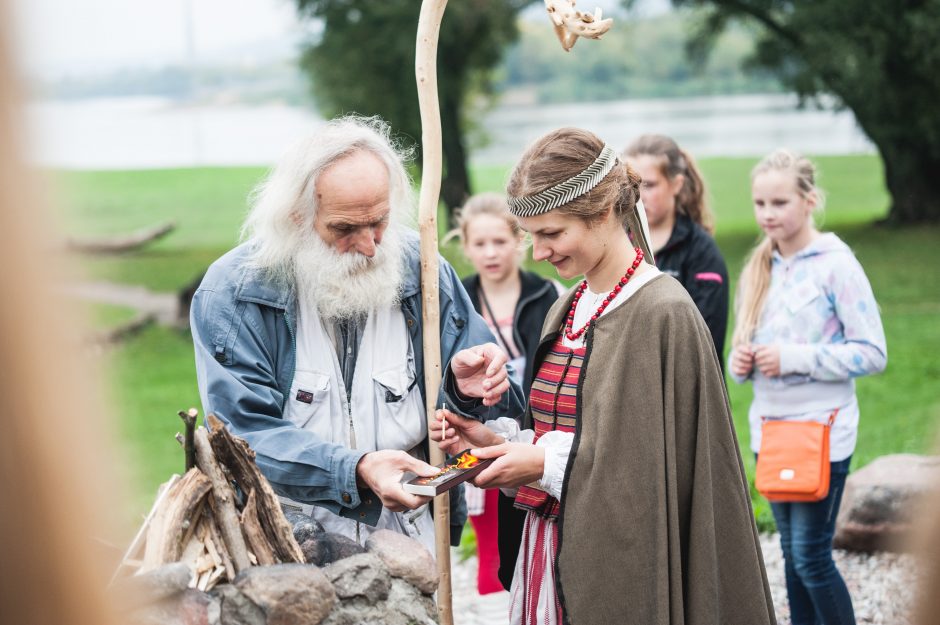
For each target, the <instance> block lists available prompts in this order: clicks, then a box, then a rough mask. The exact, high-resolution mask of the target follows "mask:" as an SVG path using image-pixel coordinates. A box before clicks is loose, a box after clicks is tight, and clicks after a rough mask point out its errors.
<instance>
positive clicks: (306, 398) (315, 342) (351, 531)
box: [284, 306, 434, 555]
mask: <svg viewBox="0 0 940 625" xmlns="http://www.w3.org/2000/svg"><path fill="white" fill-rule="evenodd" d="M308 309H309V310H308ZM299 397H301V398H303V401H301V400H300V399H298V398H299ZM423 403H424V402H423V400H422V399H421V392H420V391H419V390H418V386H417V384H416V383H415V358H414V349H413V347H412V345H411V336H410V335H409V333H408V327H407V325H406V324H405V316H404V315H403V314H402V312H401V308H399V307H398V306H394V307H391V308H388V309H384V310H380V311H374V312H372V313H371V314H370V315H369V317H368V319H367V321H366V326H365V329H364V330H363V332H362V342H361V344H360V346H359V354H358V358H357V360H356V369H355V372H354V373H353V382H352V393H351V400H350V401H348V402H347V400H346V387H345V385H344V383H343V373H342V369H341V367H340V364H339V359H338V358H337V356H336V350H335V348H334V344H333V340H332V339H331V336H330V333H329V332H328V331H327V330H326V328H325V327H324V325H323V321H322V320H321V319H320V315H319V314H318V313H317V311H316V310H315V309H313V307H308V306H300V307H299V313H298V320H297V361H296V366H295V371H294V380H293V382H292V384H291V389H290V396H289V397H288V398H287V403H286V405H285V407H284V417H285V418H286V419H288V420H290V421H291V422H292V423H293V424H294V425H296V426H297V427H299V428H303V429H305V430H308V431H310V432H313V433H314V434H316V436H317V437H318V438H319V439H321V440H325V441H331V442H333V443H337V444H340V445H344V446H345V447H347V448H349V449H359V450H363V451H377V450H380V449H401V450H404V451H408V452H412V450H416V448H418V446H419V445H420V444H421V443H422V441H423V440H424V438H425V437H426V436H427V429H428V428H427V419H426V416H425V415H426V411H425V407H424V405H423ZM412 455H416V454H415V453H412ZM312 516H313V518H315V519H316V520H317V521H319V522H320V523H322V524H323V527H324V528H325V529H326V530H327V531H328V532H336V533H338V534H343V535H345V536H348V537H349V538H352V539H353V540H357V539H358V540H360V542H363V543H364V542H365V540H366V538H368V536H369V535H370V534H371V533H372V532H374V531H376V530H379V529H391V530H394V531H396V532H399V533H401V534H405V535H407V536H411V537H412V538H414V539H416V540H418V541H419V542H421V543H422V544H424V546H425V547H427V548H428V551H430V552H431V554H432V555H433V554H434V520H433V518H432V515H431V513H430V509H429V507H428V506H427V505H424V506H422V507H420V508H418V509H417V510H412V511H406V512H391V511H389V510H387V509H384V508H383V509H382V515H381V517H380V518H379V522H378V523H377V525H376V526H375V527H374V528H373V527H371V526H368V525H364V524H361V523H357V522H356V521H354V520H352V519H347V518H344V517H341V516H338V515H336V514H333V513H332V512H329V511H328V510H326V509H325V508H320V507H318V506H314V507H313V515H312ZM357 534H358V535H357Z"/></svg>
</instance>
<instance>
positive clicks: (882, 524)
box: [833, 454, 940, 552]
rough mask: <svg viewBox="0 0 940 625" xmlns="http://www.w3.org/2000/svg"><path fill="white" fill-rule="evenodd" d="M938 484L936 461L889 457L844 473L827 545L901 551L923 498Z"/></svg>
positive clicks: (911, 456)
mask: <svg viewBox="0 0 940 625" xmlns="http://www.w3.org/2000/svg"><path fill="white" fill-rule="evenodd" d="M938 480H940V457H936V456H917V455H914V454H894V455H889V456H882V457H880V458H877V459H875V460H874V461H872V462H871V463H869V464H868V465H866V466H865V467H863V468H861V469H859V470H858V471H855V472H854V473H852V474H851V475H849V477H848V480H846V484H845V493H844V494H843V496H842V505H841V507H840V510H839V516H838V518H837V520H836V534H835V537H834V539H833V546H835V547H836V548H837V549H847V550H850V551H864V552H872V551H880V550H887V551H903V550H905V549H906V548H907V547H908V543H909V541H910V538H911V530H912V526H913V524H914V522H915V520H916V518H917V511H918V507H919V506H920V505H922V503H923V499H924V495H925V494H927V493H929V492H931V490H932V489H933V488H934V487H935V485H936V484H937V482H938Z"/></svg>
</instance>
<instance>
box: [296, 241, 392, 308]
mask: <svg viewBox="0 0 940 625" xmlns="http://www.w3.org/2000/svg"><path fill="white" fill-rule="evenodd" d="M401 251H402V237H401V233H400V231H399V229H398V227H396V226H395V225H390V226H389V227H388V228H387V229H386V230H385V233H384V235H383V236H382V243H381V244H379V245H376V246H375V256H373V257H372V258H369V257H367V256H363V255H362V254H359V253H357V252H348V253H345V254H341V253H339V252H337V251H336V250H335V249H333V248H332V247H330V246H329V245H327V244H326V243H324V242H323V240H322V239H320V237H319V236H317V234H316V233H312V234H311V235H310V236H309V237H308V238H307V240H306V241H304V243H303V244H302V245H301V246H300V249H299V250H298V251H297V252H296V253H295V254H294V279H295V281H296V284H297V290H298V295H299V297H300V301H301V302H302V303H303V304H306V305H308V306H315V307H316V309H317V312H319V314H320V316H321V317H322V318H324V319H327V320H331V321H335V320H339V319H350V318H352V317H357V316H366V315H368V313H369V312H371V311H373V310H378V309H380V308H386V307H392V306H395V305H397V304H398V303H399V298H400V293H401V281H402V257H401Z"/></svg>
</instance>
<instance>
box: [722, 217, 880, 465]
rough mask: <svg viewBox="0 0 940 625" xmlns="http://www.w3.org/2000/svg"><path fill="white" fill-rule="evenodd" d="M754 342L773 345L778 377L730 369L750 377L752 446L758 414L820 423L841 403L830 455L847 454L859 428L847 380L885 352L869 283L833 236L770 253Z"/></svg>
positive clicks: (872, 367) (875, 369)
mask: <svg viewBox="0 0 940 625" xmlns="http://www.w3.org/2000/svg"><path fill="white" fill-rule="evenodd" d="M753 344H754V345H779V346H780V372H781V375H780V376H779V377H772V378H768V377H766V376H764V375H762V374H761V373H760V371H758V370H757V369H756V368H755V369H754V370H753V371H752V372H751V373H750V375H748V376H745V377H740V376H735V375H733V374H732V378H733V379H734V381H735V382H738V383H739V384H740V383H742V382H744V381H746V380H748V379H750V380H752V381H753V382H754V402H753V403H752V404H751V410H750V422H751V448H752V449H753V450H754V451H755V452H756V451H758V449H759V448H760V425H761V417H781V418H788V419H795V420H809V419H811V420H818V421H825V420H826V418H827V417H828V415H829V413H830V412H831V411H832V410H833V409H835V408H837V407H841V408H842V409H843V410H842V411H841V412H840V414H839V416H838V418H837V419H836V423H835V425H834V426H833V430H832V444H833V449H832V457H833V460H839V459H843V458H845V457H848V455H850V454H851V453H852V451H853V450H854V447H855V438H856V433H857V427H858V408H857V403H856V400H855V381H854V378H857V377H859V376H862V375H869V374H872V373H879V372H881V371H883V370H884V368H885V365H886V364H887V354H888V350H887V345H886V343H885V334H884V329H883V328H882V325H881V317H880V315H879V312H878V304H877V302H875V296H874V294H873V293H872V289H871V284H869V282H868V278H867V277H866V276H865V272H864V270H863V269H862V266H861V265H860V264H859V262H858V260H857V259H856V258H855V255H854V254H853V253H852V250H851V249H849V247H848V246H847V245H846V244H845V243H844V242H842V240H841V239H839V237H837V236H836V235H835V234H832V233H826V234H822V235H820V236H818V237H817V238H816V239H815V240H813V241H812V242H811V243H810V244H809V245H807V246H806V247H805V248H803V249H802V250H800V251H799V252H797V253H796V254H794V255H793V256H792V257H790V258H783V257H782V256H780V254H778V253H777V252H776V251H775V252H774V254H773V263H772V267H771V281H770V289H769V291H768V293H767V299H766V301H765V303H764V310H763V313H762V314H761V319H760V324H759V326H758V328H757V331H756V332H755V335H754V340H753ZM729 370H730V367H729ZM839 456H841V457H842V458H840V457H839Z"/></svg>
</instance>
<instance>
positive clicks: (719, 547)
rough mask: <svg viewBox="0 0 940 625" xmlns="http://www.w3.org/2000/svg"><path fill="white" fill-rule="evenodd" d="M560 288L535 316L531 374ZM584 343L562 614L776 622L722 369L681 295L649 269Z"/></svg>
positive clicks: (598, 618)
mask: <svg viewBox="0 0 940 625" xmlns="http://www.w3.org/2000/svg"><path fill="white" fill-rule="evenodd" d="M572 296H573V290H572V291H570V292H569V293H568V294H567V296H564V297H562V298H561V299H560V300H559V301H558V302H556V304H555V306H554V307H553V308H552V310H551V311H550V312H549V314H548V317H547V318H546V320H545V325H544V327H543V333H542V335H543V336H542V341H541V343H540V348H539V351H538V352H537V354H536V370H537V369H538V364H539V363H540V362H541V360H542V358H544V355H545V353H546V351H547V349H548V348H549V347H550V346H551V344H552V342H553V341H554V340H555V338H556V337H557V335H558V331H559V328H561V325H562V322H563V320H564V318H565V315H566V313H567V311H568V309H569V307H570V305H571V299H572ZM586 347H587V350H586V355H585V361H584V365H583V369H582V376H581V380H580V382H579V392H578V400H577V401H578V415H579V418H578V421H577V430H576V433H575V439H574V443H573V446H572V450H571V455H570V458H569V461H568V465H567V467H566V469H565V478H564V486H563V488H562V493H561V506H562V512H561V517H560V518H559V528H558V530H559V539H558V555H557V560H556V575H557V584H558V588H557V590H558V594H559V598H560V600H561V602H562V607H563V610H564V614H565V619H566V622H567V623H569V624H570V625H608V624H613V623H616V624H618V625H619V624H623V625H629V624H636V625H765V624H773V623H775V622H776V621H775V617H774V611H773V603H772V601H771V595H770V588H769V586H768V584H767V575H766V572H765V570H764V563H763V557H762V555H761V550H760V543H759V541H758V535H757V529H756V527H755V525H754V517H753V513H752V511H751V501H750V497H749V495H748V486H747V480H746V478H745V474H744V466H743V464H742V462H741V456H740V452H739V450H738V444H737V439H736V436H735V432H734V428H733V424H732V421H731V411H730V408H729V404H728V396H727V392H726V389H725V385H724V380H723V379H722V375H721V368H720V367H719V363H718V359H717V357H716V355H715V349H714V347H713V346H712V341H711V336H710V334H709V331H708V327H707V326H706V325H705V322H704V321H703V320H702V317H701V315H700V314H699V312H698V310H697V309H696V308H695V304H694V303H693V302H692V300H691V298H690V297H689V296H688V294H687V293H686V291H685V290H684V289H683V288H682V286H681V285H680V284H679V283H678V282H676V281H675V280H674V279H673V278H671V277H669V276H666V275H663V276H659V277H657V278H654V279H653V280H652V281H650V282H649V283H648V284H646V285H644V286H643V287H641V288H640V289H639V290H638V291H637V292H636V293H635V294H634V295H633V296H632V297H631V298H630V299H629V300H627V301H626V302H624V303H623V304H622V305H620V306H619V307H617V308H616V309H614V310H612V311H610V312H609V313H608V314H606V315H604V316H603V317H601V318H600V319H598V320H597V321H596V322H595V323H594V324H593V326H592V327H591V328H589V329H588V332H587V335H586ZM526 421H527V427H531V426H532V423H531V414H530V413H527V414H526Z"/></svg>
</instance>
